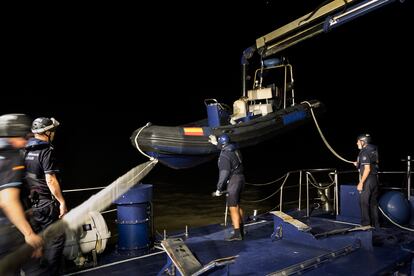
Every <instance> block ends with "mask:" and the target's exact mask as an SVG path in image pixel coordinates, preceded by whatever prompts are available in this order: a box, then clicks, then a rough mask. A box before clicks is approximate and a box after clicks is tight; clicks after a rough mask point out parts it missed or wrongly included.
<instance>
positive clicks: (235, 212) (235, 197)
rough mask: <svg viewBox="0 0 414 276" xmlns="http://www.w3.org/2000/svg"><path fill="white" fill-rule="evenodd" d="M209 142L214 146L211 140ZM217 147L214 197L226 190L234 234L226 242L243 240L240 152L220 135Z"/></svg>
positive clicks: (227, 138) (226, 138)
mask: <svg viewBox="0 0 414 276" xmlns="http://www.w3.org/2000/svg"><path fill="white" fill-rule="evenodd" d="M210 142H211V143H213V144H215V141H214V139H213V141H212V139H211V137H210ZM217 145H218V147H219V148H220V149H221V152H220V156H219V159H218V168H219V179H218V182H217V191H216V192H215V195H216V196H219V195H221V193H222V192H223V191H224V190H227V192H228V194H227V205H228V206H229V209H230V217H231V221H232V223H233V228H234V233H233V234H232V235H231V236H230V237H228V238H227V239H226V240H227V241H235V240H243V236H244V229H243V228H244V227H243V210H242V208H241V207H240V195H241V192H242V191H243V188H244V183H245V180H244V174H243V163H242V156H241V153H240V151H239V150H238V149H237V148H236V146H235V145H234V144H233V143H230V137H229V136H228V135H227V134H222V135H220V136H219V137H218V139H217Z"/></svg>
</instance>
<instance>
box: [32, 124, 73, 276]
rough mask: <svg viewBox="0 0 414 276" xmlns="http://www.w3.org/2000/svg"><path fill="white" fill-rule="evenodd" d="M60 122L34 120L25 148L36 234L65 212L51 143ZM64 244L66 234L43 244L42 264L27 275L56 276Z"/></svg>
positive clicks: (33, 225) (36, 265)
mask: <svg viewBox="0 0 414 276" xmlns="http://www.w3.org/2000/svg"><path fill="white" fill-rule="evenodd" d="M57 126H59V122H58V121H57V120H55V119H54V118H45V117H41V118H37V119H36V120H34V121H33V123H32V128H31V130H32V133H33V134H34V138H31V139H30V140H29V142H28V144H27V146H26V153H25V164H26V170H27V172H26V178H27V182H28V185H29V188H30V199H31V203H32V210H33V215H32V217H31V220H30V223H31V225H32V227H33V229H34V230H35V231H36V233H38V232H40V231H42V230H44V229H45V228H47V227H48V226H49V225H50V224H52V223H53V222H55V221H56V220H58V219H59V218H61V217H62V216H63V215H65V214H66V213H67V208H66V203H65V199H64V198H63V195H62V191H61V187H60V183H59V180H58V178H57V175H56V174H57V173H58V172H59V169H58V168H57V165H56V159H55V153H54V148H53V146H52V141H53V139H54V137H55V131H56V128H57ZM64 245H65V235H64V234H63V235H60V236H57V237H56V238H53V239H52V240H50V241H46V244H45V252H44V257H43V258H42V261H41V262H40V263H37V264H32V265H29V267H30V268H29V269H27V270H28V272H29V274H30V275H58V274H59V269H60V264H61V261H62V256H63V249H64Z"/></svg>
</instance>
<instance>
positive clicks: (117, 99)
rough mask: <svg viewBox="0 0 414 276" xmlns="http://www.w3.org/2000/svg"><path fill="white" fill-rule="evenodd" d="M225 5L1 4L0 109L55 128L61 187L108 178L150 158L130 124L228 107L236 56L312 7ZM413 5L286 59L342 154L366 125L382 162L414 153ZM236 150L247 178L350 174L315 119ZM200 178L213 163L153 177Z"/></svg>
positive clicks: (379, 14) (394, 8) (304, 46)
mask: <svg viewBox="0 0 414 276" xmlns="http://www.w3.org/2000/svg"><path fill="white" fill-rule="evenodd" d="M186 2H187V1H186ZM222 2H225V1H194V2H191V3H181V4H180V3H176V1H174V2H169V3H161V2H154V3H145V5H144V4H140V3H141V2H139V3H135V4H134V5H132V4H131V5H129V4H125V3H117V4H114V3H111V2H108V3H107V4H103V3H99V4H96V5H95V6H92V5H91V4H88V5H85V4H79V6H74V5H69V4H68V5H67V6H64V5H62V4H60V5H59V6H39V4H37V6H32V7H29V6H25V7H16V8H13V9H12V8H11V9H10V10H9V11H8V15H9V16H8V18H7V19H6V20H5V24H4V25H3V27H2V29H3V35H4V36H3V39H2V44H3V45H2V46H3V47H2V48H3V50H2V52H3V54H2V57H3V58H2V59H3V61H4V62H2V67H3V70H2V72H3V77H2V79H3V81H2V88H1V91H2V92H1V98H0V101H1V113H10V112H13V113H14V112H22V113H26V114H28V115H30V116H31V117H32V118H36V117H39V116H47V117H55V118H56V119H58V120H59V121H60V122H61V127H59V131H58V133H57V136H56V141H55V144H56V149H57V151H58V154H59V159H60V162H61V167H62V172H63V174H62V177H63V180H64V182H63V183H64V188H75V187H76V188H80V187H89V186H105V185H107V184H109V183H111V182H112V181H113V180H114V179H116V178H117V177H118V176H119V175H121V174H122V173H124V172H126V171H127V170H129V169H130V168H131V167H133V166H134V165H136V164H138V163H141V162H143V161H145V160H146V159H145V158H144V157H142V156H141V155H140V154H139V152H138V151H137V150H136V149H135V148H133V147H132V145H131V143H130V140H129V137H130V135H131V134H132V132H133V131H134V130H135V129H137V128H138V127H140V126H142V125H144V124H145V123H147V122H152V123H154V124H158V125H178V124H183V123H186V122H191V121H195V120H198V119H201V118H204V117H205V116H206V110H205V106H204V103H203V100H204V99H206V98H216V99H217V100H219V101H220V102H225V103H227V104H230V105H231V104H232V102H233V101H234V100H235V99H237V98H238V97H239V96H240V94H241V81H240V76H241V70H240V68H241V67H240V58H241V54H242V51H243V50H244V49H245V48H247V47H249V46H251V45H253V44H254V43H255V40H256V38H258V37H260V36H262V35H265V34H267V33H268V32H270V31H272V30H274V29H276V28H278V27H280V26H282V25H284V24H286V23H288V22H290V21H292V20H294V19H296V18H298V17H300V16H302V15H304V14H305V13H307V12H310V11H312V9H313V8H314V7H316V6H317V4H319V3H321V1H298V0H295V1H293V0H289V1H276V0H274V1H271V0H268V1H245V2H238V1H236V2H235V3H233V4H230V3H227V4H223V3H222ZM305 2H306V3H305ZM413 11H414V10H413V5H412V3H411V1H405V2H404V3H403V4H401V3H400V2H398V1H397V2H396V3H393V4H391V5H389V6H387V7H384V8H382V9H379V10H376V11H374V12H372V13H370V14H368V15H366V16H364V17H361V18H358V19H356V20H354V21H352V22H350V23H348V24H346V25H344V26H341V27H339V28H337V29H335V30H333V31H332V32H329V33H326V34H322V35H320V36H318V37H314V38H311V39H309V40H307V41H305V42H303V43H300V44H298V45H296V46H294V47H292V48H290V49H288V50H287V51H285V53H284V55H285V56H287V57H288V59H289V61H290V62H291V64H292V65H293V66H294V74H295V75H294V77H295V81H296V82H295V83H296V86H295V88H296V89H295V92H296V96H297V101H298V102H300V101H302V100H308V99H318V100H320V101H322V102H323V103H324V104H325V105H326V108H327V111H326V113H325V114H324V116H323V117H320V118H319V124H320V126H321V128H322V130H323V132H324V134H325V136H326V138H327V139H328V141H329V142H330V144H331V146H332V147H333V148H334V149H335V150H336V151H337V152H338V153H339V154H340V155H342V156H343V157H344V158H346V159H351V160H352V159H355V157H356V155H357V149H356V144H355V143H356V141H355V138H356V136H357V135H358V134H360V133H364V132H368V133H370V134H371V135H372V136H373V138H374V142H375V143H376V144H377V145H378V146H379V150H380V155H381V157H380V158H381V167H382V168H383V169H389V170H391V169H403V168H404V164H403V163H402V162H401V161H400V159H402V158H405V157H406V156H407V155H410V154H413V153H414V151H413V143H412V141H413V138H414V137H413V135H414V134H412V133H413V129H412V118H413V116H412V102H411V98H412V95H411V94H412V91H413V84H412V79H413V64H414V54H413V50H414V45H413V44H414V42H413V38H412V33H413V31H412V24H410V23H411V22H410V21H411V20H412V18H413V14H414V12H413ZM243 154H244V157H245V162H246V174H247V178H248V179H249V178H250V179H253V178H255V179H269V178H273V177H274V176H275V175H281V174H283V173H284V172H286V170H290V169H298V168H316V167H341V168H345V169H352V167H351V166H350V165H348V164H346V163H344V162H342V161H340V160H338V159H337V158H336V157H334V156H333V155H332V154H331V153H330V152H329V151H328V149H327V148H326V147H325V146H324V144H323V142H322V140H321V139H320V137H319V135H318V134H317V131H316V129H315V127H314V125H313V124H308V125H307V126H304V127H303V128H300V129H298V130H295V131H293V132H291V133H288V134H286V135H283V136H281V137H279V138H276V139H274V140H271V141H268V142H265V143H263V144H261V145H259V146H257V147H254V148H248V149H245V150H243ZM212 170H213V171H212ZM183 175H186V176H187V177H188V178H185V179H182V178H181V179H180V177H183ZM203 175H204V176H206V179H208V180H209V181H211V182H212V184H211V185H212V190H213V189H214V186H215V181H216V163H215V162H211V163H209V164H206V165H202V166H200V167H198V168H193V169H189V170H184V171H175V170H172V169H168V168H165V167H162V165H159V166H158V167H157V168H156V169H155V171H154V172H153V173H152V174H151V176H150V178H151V179H150V181H157V179H158V180H159V179H165V180H168V179H172V178H171V177H174V176H176V177H178V178H177V179H180V180H179V181H193V180H194V178H195V176H197V177H200V176H203ZM191 178H192V179H193V180H190V179H191Z"/></svg>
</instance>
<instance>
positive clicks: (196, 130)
mask: <svg viewBox="0 0 414 276" xmlns="http://www.w3.org/2000/svg"><path fill="white" fill-rule="evenodd" d="M183 129H184V135H187V136H204V131H203V128H202V127H184V128H183Z"/></svg>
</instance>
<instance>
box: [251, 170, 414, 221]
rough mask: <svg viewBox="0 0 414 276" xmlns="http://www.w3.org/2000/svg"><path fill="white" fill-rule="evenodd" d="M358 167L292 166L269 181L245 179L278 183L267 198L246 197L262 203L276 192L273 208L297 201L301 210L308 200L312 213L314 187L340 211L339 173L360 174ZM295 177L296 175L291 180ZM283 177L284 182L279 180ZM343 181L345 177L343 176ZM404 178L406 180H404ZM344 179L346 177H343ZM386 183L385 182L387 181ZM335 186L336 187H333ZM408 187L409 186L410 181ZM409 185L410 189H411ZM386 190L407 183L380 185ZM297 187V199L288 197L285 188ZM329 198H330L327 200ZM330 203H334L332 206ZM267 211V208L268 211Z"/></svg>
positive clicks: (383, 173) (395, 188) (307, 212)
mask: <svg viewBox="0 0 414 276" xmlns="http://www.w3.org/2000/svg"><path fill="white" fill-rule="evenodd" d="M357 173H358V170H356V169H354V170H346V171H338V170H336V169H335V168H316V169H314V168H313V169H300V170H292V171H289V172H287V173H285V174H284V175H283V176H281V177H279V178H277V179H276V180H273V181H269V182H267V183H249V182H246V184H247V185H251V186H266V185H271V184H275V185H277V187H278V188H277V189H276V191H274V192H272V193H271V194H270V195H267V196H265V197H264V198H261V199H258V200H243V201H244V202H247V203H259V202H262V201H265V200H268V199H270V198H272V197H274V196H277V195H278V194H279V198H278V199H279V204H277V206H276V207H274V208H272V210H277V209H279V210H280V211H283V209H284V206H287V205H288V206H289V207H292V206H293V207H294V205H293V204H296V205H297V210H298V211H301V210H302V206H303V205H302V204H303V203H305V205H306V214H307V215H308V216H310V213H311V210H310V206H311V193H312V191H316V192H317V194H318V195H319V196H320V197H319V199H320V200H321V201H323V202H324V204H325V203H326V206H325V207H326V209H329V208H331V209H330V210H329V211H332V212H334V213H336V214H337V215H338V214H339V204H338V203H339V188H340V187H339V185H340V183H339V180H338V178H339V177H340V176H345V175H347V174H357ZM298 174H299V177H298V178H295V177H294V175H298ZM316 174H318V175H319V176H318V177H316V176H315V175H316ZM321 174H325V176H324V177H325V179H323V180H322V177H321V176H320V175H321ZM378 174H379V175H408V174H409V175H411V174H412V172H411V171H409V172H407V171H380V172H378ZM292 179H294V180H293V181H292ZM357 179H358V177H357V176H356V177H355V179H353V180H352V181H354V182H356V181H357ZM281 181H282V183H280V182H281ZM342 181H343V180H342ZM403 181H404V180H403ZM343 182H345V181H343ZM384 183H385V182H384ZM332 186H333V189H332ZM408 187H410V186H409V185H408ZM408 187H407V189H409V188H408ZM303 188H304V189H306V198H303V191H302V190H303ZM381 188H382V189H384V190H389V189H392V190H400V191H405V190H406V189H405V188H404V187H401V188H397V187H394V188H390V187H388V186H386V185H383V186H381ZM293 189H298V196H297V200H294V201H289V202H287V201H285V198H284V192H286V191H287V190H293ZM328 201H329V202H328ZM329 204H330V205H331V206H329ZM266 213H267V212H266Z"/></svg>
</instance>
